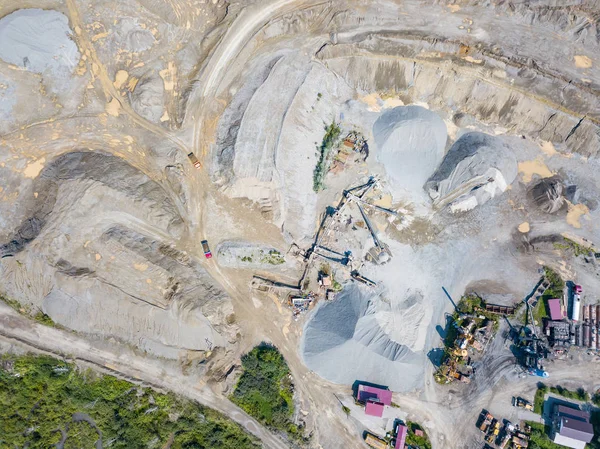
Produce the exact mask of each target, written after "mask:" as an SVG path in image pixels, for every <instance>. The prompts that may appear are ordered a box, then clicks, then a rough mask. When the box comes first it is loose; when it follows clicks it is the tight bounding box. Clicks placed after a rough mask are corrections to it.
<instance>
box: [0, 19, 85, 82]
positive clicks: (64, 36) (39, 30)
mask: <svg viewBox="0 0 600 449" xmlns="http://www.w3.org/2000/svg"><path fill="white" fill-rule="evenodd" d="M71 34H73V33H72V31H71V29H70V28H69V21H68V19H67V17H66V16H65V15H64V14H62V13H59V12H57V11H46V10H43V9H21V10H18V11H16V12H14V13H12V14H9V15H8V16H6V17H4V18H2V19H1V20H0V42H1V43H2V44H1V45H0V59H2V60H4V61H6V62H8V63H9V64H14V65H16V66H18V67H23V68H25V69H27V70H30V71H32V72H36V73H42V74H44V75H49V76H50V77H51V78H52V81H53V83H55V84H56V85H57V86H59V85H61V84H63V83H68V82H69V79H70V76H71V73H72V72H73V69H74V68H75V66H76V65H77V63H78V62H79V51H78V50H77V45H75V42H74V41H73V40H72V39H71V38H70V37H69V35H71Z"/></svg>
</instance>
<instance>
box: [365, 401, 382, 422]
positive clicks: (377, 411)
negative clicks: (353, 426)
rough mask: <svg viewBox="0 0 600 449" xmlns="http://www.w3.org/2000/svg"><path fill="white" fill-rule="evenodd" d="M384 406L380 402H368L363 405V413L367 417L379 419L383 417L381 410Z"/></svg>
mask: <svg viewBox="0 0 600 449" xmlns="http://www.w3.org/2000/svg"><path fill="white" fill-rule="evenodd" d="M384 407H385V406H384V405H383V403H381V402H377V401H373V400H368V401H367V404H366V405H365V413H366V414H367V415H369V416H377V417H378V418H381V417H382V416H383V408H384Z"/></svg>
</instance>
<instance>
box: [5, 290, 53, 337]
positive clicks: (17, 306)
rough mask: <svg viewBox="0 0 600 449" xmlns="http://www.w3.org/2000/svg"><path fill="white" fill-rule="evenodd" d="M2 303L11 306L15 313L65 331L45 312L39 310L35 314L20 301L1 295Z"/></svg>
mask: <svg viewBox="0 0 600 449" xmlns="http://www.w3.org/2000/svg"><path fill="white" fill-rule="evenodd" d="M0 301H2V302H3V303H5V304H6V305H8V306H10V307H11V308H13V309H14V310H15V311H17V312H19V313H20V314H21V315H24V316H26V317H28V318H31V319H33V320H35V321H37V322H38V323H41V324H44V325H46V326H50V327H56V328H59V329H64V328H63V327H62V326H60V325H58V324H56V323H55V322H54V320H53V319H52V318H50V317H49V316H48V315H46V314H45V313H44V312H42V311H41V310H39V309H38V310H37V312H35V313H34V311H32V310H31V307H29V306H24V305H22V304H21V303H20V302H19V301H17V300H15V299H10V298H7V297H5V296H2V295H0Z"/></svg>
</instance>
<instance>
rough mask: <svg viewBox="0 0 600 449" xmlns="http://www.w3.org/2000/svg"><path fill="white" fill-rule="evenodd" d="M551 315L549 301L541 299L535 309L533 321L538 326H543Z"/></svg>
mask: <svg viewBox="0 0 600 449" xmlns="http://www.w3.org/2000/svg"><path fill="white" fill-rule="evenodd" d="M549 317H550V313H549V312H548V300H547V299H543V298H542V299H540V300H539V301H538V303H537V304H536V306H535V308H534V309H533V319H534V320H535V321H536V323H537V324H540V325H541V324H542V320H543V319H544V318H549Z"/></svg>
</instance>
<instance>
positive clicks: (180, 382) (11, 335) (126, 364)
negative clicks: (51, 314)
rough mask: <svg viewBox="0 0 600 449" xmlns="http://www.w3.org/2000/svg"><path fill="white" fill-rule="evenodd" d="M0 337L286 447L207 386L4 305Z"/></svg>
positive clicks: (275, 447)
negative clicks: (172, 395) (188, 403)
mask: <svg viewBox="0 0 600 449" xmlns="http://www.w3.org/2000/svg"><path fill="white" fill-rule="evenodd" d="M0 336H1V337H2V338H3V339H6V340H8V341H12V342H18V343H20V344H22V345H24V346H25V347H26V348H31V349H36V350H41V351H43V352H46V353H50V354H53V355H57V356H66V357H68V358H69V359H75V360H80V361H83V362H87V363H90V364H92V365H95V366H96V367H98V368H100V369H101V370H104V371H108V372H111V373H113V374H118V375H120V376H123V377H126V378H129V379H133V380H136V381H141V382H142V383H144V384H147V385H149V386H153V387H157V388H160V389H165V390H170V391H173V392H176V393H178V394H180V395H182V396H185V397H188V398H190V399H193V400H195V401H198V402H199V403H201V404H202V405H205V406H207V407H211V408H213V409H215V410H218V411H219V412H221V413H223V414H225V415H227V416H228V417H229V418H231V419H233V420H234V421H236V422H237V423H239V424H240V425H241V426H243V427H244V428H245V429H246V430H247V431H248V432H250V433H252V434H253V435H255V436H257V437H258V438H260V439H261V441H262V442H263V444H264V445H265V447H268V448H273V449H285V448H286V447H287V445H286V444H284V443H283V442H282V441H281V440H280V439H279V438H277V437H276V436H274V435H273V434H271V433H270V432H269V431H267V430H266V429H265V428H264V427H263V426H261V425H260V424H259V423H258V422H257V421H255V420H254V419H253V418H251V417H250V416H248V415H247V414H246V413H245V412H244V411H243V410H241V409H240V408H238V407H236V406H235V405H234V404H233V403H231V402H229V400H227V398H225V397H223V396H222V395H219V394H216V393H214V392H213V391H211V390H210V388H209V387H208V386H207V385H199V384H198V382H193V379H192V378H188V377H185V376H182V375H181V373H180V372H177V371H176V370H175V369H172V368H170V367H169V366H168V365H166V364H164V363H160V361H158V360H154V359H150V358H142V357H139V356H135V355H132V354H123V353H121V355H117V353H118V351H116V350H115V351H110V350H107V349H102V348H100V347H98V346H97V345H95V344H94V343H91V342H89V341H86V340H84V339H83V338H81V337H79V336H77V335H76V334H73V333H70V332H65V331H62V330H58V329H54V328H51V327H47V326H44V325H41V324H38V323H34V322H32V321H31V320H28V319H26V318H24V317H22V316H21V315H19V314H18V313H17V312H16V311H14V310H13V309H11V308H10V307H9V306H7V305H6V304H4V303H0Z"/></svg>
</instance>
